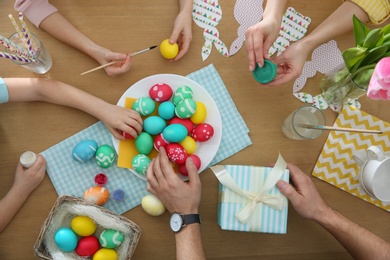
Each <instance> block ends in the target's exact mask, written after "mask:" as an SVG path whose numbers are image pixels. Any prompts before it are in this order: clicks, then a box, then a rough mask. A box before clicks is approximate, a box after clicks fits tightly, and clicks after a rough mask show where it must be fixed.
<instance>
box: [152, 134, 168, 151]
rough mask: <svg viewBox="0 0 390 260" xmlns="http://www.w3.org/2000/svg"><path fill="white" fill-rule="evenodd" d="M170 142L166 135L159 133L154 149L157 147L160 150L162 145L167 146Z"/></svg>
mask: <svg viewBox="0 0 390 260" xmlns="http://www.w3.org/2000/svg"><path fill="white" fill-rule="evenodd" d="M168 144H169V142H168V141H167V140H165V139H164V137H163V136H162V133H161V134H159V135H158V136H157V137H156V138H155V139H154V149H156V150H157V151H159V150H160V147H161V146H162V147H166V146H167V145H168Z"/></svg>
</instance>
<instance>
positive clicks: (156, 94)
mask: <svg viewBox="0 0 390 260" xmlns="http://www.w3.org/2000/svg"><path fill="white" fill-rule="evenodd" d="M172 94H173V91H172V88H171V87H170V86H169V85H168V84H165V83H158V84H155V85H153V86H152V87H151V88H150V89H149V96H150V97H151V98H152V99H153V100H154V101H157V102H164V101H167V100H169V99H170V98H171V97H172Z"/></svg>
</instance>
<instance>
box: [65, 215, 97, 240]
mask: <svg viewBox="0 0 390 260" xmlns="http://www.w3.org/2000/svg"><path fill="white" fill-rule="evenodd" d="M70 227H71V228H72V230H73V231H74V232H75V233H76V234H77V235H79V236H82V237H86V236H90V235H92V234H93V233H95V231H96V224H95V222H94V221H93V220H92V219H91V218H90V217H88V216H77V217H74V218H73V219H72V221H71V222H70Z"/></svg>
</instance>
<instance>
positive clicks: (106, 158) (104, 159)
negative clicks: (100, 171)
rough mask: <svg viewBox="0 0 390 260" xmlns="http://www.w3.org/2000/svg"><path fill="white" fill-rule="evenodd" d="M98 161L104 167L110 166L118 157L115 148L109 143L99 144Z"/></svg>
mask: <svg viewBox="0 0 390 260" xmlns="http://www.w3.org/2000/svg"><path fill="white" fill-rule="evenodd" d="M95 158H96V162H97V164H98V165H99V166H100V167H102V168H108V167H110V166H111V165H112V164H113V163H114V161H115V158H116V155H115V150H114V148H112V147H111V146H109V145H108V144H104V145H101V146H99V148H98V149H97V150H96V156H95Z"/></svg>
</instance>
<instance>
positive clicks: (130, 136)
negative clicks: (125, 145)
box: [121, 131, 134, 139]
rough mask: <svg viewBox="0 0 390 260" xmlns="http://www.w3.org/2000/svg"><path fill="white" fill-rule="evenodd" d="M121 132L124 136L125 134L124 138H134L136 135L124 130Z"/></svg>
mask: <svg viewBox="0 0 390 260" xmlns="http://www.w3.org/2000/svg"><path fill="white" fill-rule="evenodd" d="M121 132H122V136H123V137H124V138H126V139H134V137H133V136H132V135H129V134H128V133H126V132H123V131H121Z"/></svg>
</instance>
